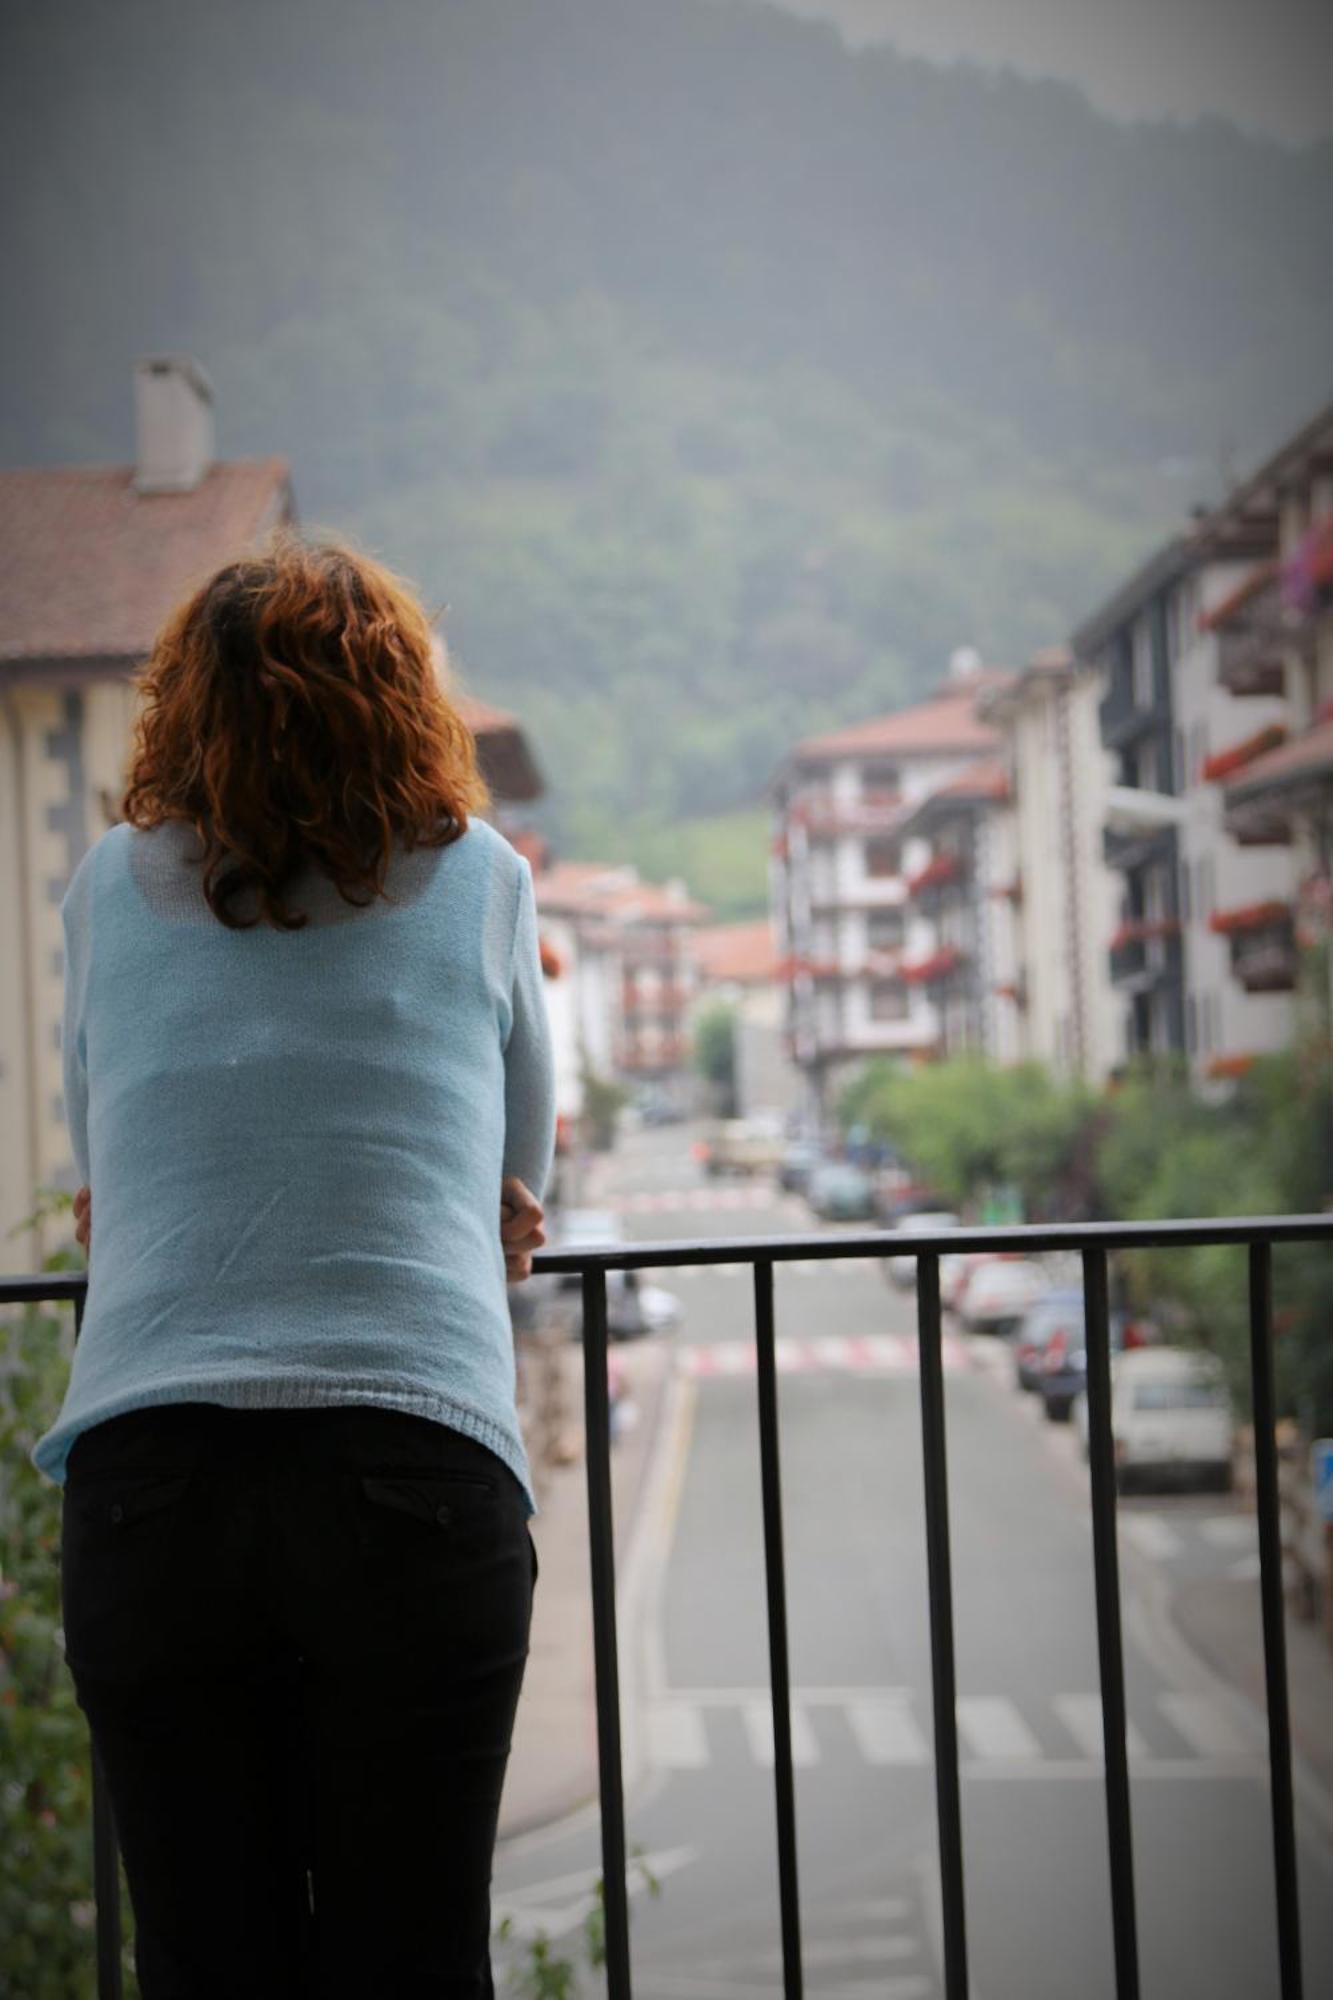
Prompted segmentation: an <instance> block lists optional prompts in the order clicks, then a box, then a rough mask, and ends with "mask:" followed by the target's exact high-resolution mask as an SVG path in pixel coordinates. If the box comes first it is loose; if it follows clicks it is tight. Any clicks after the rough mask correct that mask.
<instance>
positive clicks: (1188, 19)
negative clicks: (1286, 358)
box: [773, 0, 1333, 141]
mask: <svg viewBox="0 0 1333 2000" xmlns="http://www.w3.org/2000/svg"><path fill="white" fill-rule="evenodd" d="M773 4H776V5H778V6H783V7H786V8H787V9H788V10H789V11H791V12H793V13H798V14H808V15H813V16H817V17H819V18H821V19H823V20H828V21H834V22H836V23H837V24H838V25H839V26H840V27H841V28H842V30H843V32H844V33H845V35H846V36H847V39H848V40H849V41H858V42H864V41H872V40H879V39H882V40H886V41H892V42H894V43H895V44H896V45H897V46H898V47H899V48H901V49H904V50H907V51H909V52H911V53H912V54H915V55H922V56H929V57H931V58H932V59H934V60H937V61H949V60H950V59H952V58H954V57H957V56H970V57H972V58H973V59H975V60H976V61H977V62H983V63H991V64H997V63H1008V64H1011V65H1012V66H1013V67H1014V68H1015V69H1021V70H1025V71H1027V72H1029V73H1030V74H1033V75H1038V76H1059V77H1065V78H1067V79H1068V80H1069V81H1070V82H1071V83H1077V84H1079V85H1080V86H1081V87H1082V89H1083V90H1085V91H1086V92H1087V94H1088V96H1089V97H1091V98H1092V99H1093V101H1094V102H1095V103H1097V104H1099V105H1101V106H1102V108H1103V109H1104V110H1107V111H1110V112H1113V113H1115V114H1117V115H1118V116H1121V117H1131V118H1132V117H1149V118H1156V117H1177V118H1195V117H1198V116H1199V115H1200V114H1202V113H1204V112H1208V111H1216V112H1220V113H1222V114H1223V115H1225V116H1226V117H1229V118H1232V119H1234V120H1235V122H1236V123H1237V124H1240V125H1245V126H1248V127H1250V128H1251V129H1253V130H1257V131H1262V132H1267V133H1270V134H1272V135H1273V136H1275V137H1277V138H1281V139H1286V140H1296V141H1299V140H1308V139H1319V138H1327V137H1330V136H1333V4H1330V0H773Z"/></svg>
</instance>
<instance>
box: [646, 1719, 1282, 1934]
mask: <svg viewBox="0 0 1333 2000" xmlns="http://www.w3.org/2000/svg"><path fill="white" fill-rule="evenodd" d="M1157 1703H1158V1707H1159V1709H1160V1711H1161V1713H1162V1714H1163V1715H1164V1716H1165V1717H1166V1719H1167V1720H1168V1722H1169V1723H1170V1724H1171V1725H1172V1726H1173V1727H1174V1729H1175V1730H1176V1732H1177V1733H1178V1734H1179V1736H1180V1737H1182V1738H1183V1740H1184V1742H1185V1743H1186V1744H1187V1745H1188V1747H1189V1750H1190V1752H1191V1753H1192V1754H1190V1755H1188V1756H1171V1755H1165V1756H1158V1755H1156V1754H1155V1753H1153V1752H1152V1751H1151V1750H1150V1749H1149V1748H1148V1745H1147V1743H1146V1742H1145V1740H1144V1738H1143V1736H1142V1735H1141V1733H1140V1731H1139V1730H1138V1729H1137V1728H1136V1727H1135V1725H1134V1724H1133V1723H1132V1722H1131V1723H1130V1724H1129V1726H1128V1729H1127V1731H1126V1746H1127V1749H1128V1753H1129V1757H1130V1760H1131V1762H1132V1763H1133V1764H1134V1766H1135V1767H1136V1773H1137V1776H1138V1777H1140V1778H1186V1779H1191V1778H1226V1779H1230V1780H1235V1779H1251V1778H1256V1777H1259V1778H1262V1776H1263V1775H1264V1772H1265V1770H1266V1762H1265V1749H1264V1745H1263V1743H1262V1741H1261V1740H1260V1736H1259V1735H1258V1734H1257V1733H1256V1732H1255V1731H1254V1730H1252V1729H1248V1728H1247V1726H1246V1723H1245V1720H1244V1717H1243V1716H1242V1715H1240V1714H1238V1713H1237V1712H1236V1711H1234V1710H1233V1709H1232V1708H1231V1707H1230V1706H1229V1705H1228V1704H1227V1703H1226V1701H1225V1700H1224V1699H1221V1698H1219V1697H1218V1696H1217V1695H1215V1694H1212V1693H1199V1692H1194V1693H1183V1692H1179V1691H1174V1690H1168V1691H1164V1692H1163V1693H1161V1694H1159V1695H1158V1697H1157ZM1051 1706H1052V1708H1053V1709H1054V1711H1055V1713H1056V1714H1057V1715H1058V1716H1059V1718H1060V1720H1061V1722H1062V1723H1063V1725H1064V1727H1065V1729H1066V1730H1067V1731H1068V1732H1069V1734H1070V1735H1071V1736H1072V1737H1073V1738H1074V1741H1075V1742H1076V1744H1077V1745H1078V1748H1079V1750H1080V1752H1081V1753H1082V1754H1081V1755H1079V1756H1075V1757H1060V1756H1058V1755H1050V1754H1048V1753H1047V1752H1046V1751H1045V1750H1044V1749H1043V1748H1042V1745H1041V1743H1040V1741H1039V1739H1038V1737H1037V1736H1036V1734H1035V1732H1034V1731H1033V1729H1032V1727H1031V1725H1030V1724H1029V1723H1028V1722H1027V1720H1026V1719H1025V1717H1024V1716H1023V1714H1022V1713H1021V1711H1020V1709H1019V1707H1018V1705H1017V1704H1016V1703H1015V1702H1014V1701H1012V1700H1011V1699H1010V1698H1009V1697H1008V1696H1004V1695H963V1696H960V1697H959V1699H958V1707H957V1715H958V1733H959V1740H960V1756H959V1773H960V1776H962V1777H963V1778H965V1779H969V1780H971V1779H974V1778H982V1779H996V1778H1013V1779H1023V1778H1029V1779H1042V1778H1050V1779H1066V1778H1097V1779H1100V1778H1101V1777H1102V1775H1103V1763H1102V1708H1101V1697H1100V1696H1099V1695H1096V1694H1061V1695H1055V1696H1053V1697H1051ZM709 1709H713V1710H718V1709H729V1710H733V1711H735V1712H737V1713H739V1715H740V1719H741V1723H742V1727H743V1729H744V1732H745V1737H746V1741H747V1743H748V1746H749V1750H750V1755H751V1756H752V1758H753V1759H754V1761H755V1763H756V1764H757V1765H759V1766H760V1767H761V1768H762V1769H764V1770H768V1771H771V1770H772V1768H773V1711H772V1704H771V1701H770V1697H769V1691H768V1689H767V1688H766V1687H762V1686H760V1687H753V1686H752V1687H722V1688H687V1689H679V1688H675V1689H671V1690H669V1691H668V1692H666V1693H664V1695H663V1696H662V1697H661V1698H660V1699H659V1700H657V1701H656V1702H655V1703H653V1704H652V1706H651V1707H650V1709H649V1711H648V1716H647V1726H648V1742H649V1749H650V1761H651V1762H652V1763H653V1765H654V1766H655V1767H656V1768H658V1769H660V1770H675V1771H697V1770H701V1769H703V1768H705V1767H706V1766H707V1765H709V1764H710V1763H711V1762H712V1759H713V1746H712V1744H711V1742H710V1740H709V1735H708V1731H707V1728H706V1726H705V1719H704V1718H705V1714H706V1711H707V1710H709ZM816 1709H825V1710H828V1709H838V1710H840V1711H841V1713H842V1714H843V1716H844V1717H845V1719H846V1723H847V1727H848V1729H849V1731H850V1732H851V1735H852V1739H853V1741H854V1743H855V1745H856V1748H857V1750H858V1752H859V1754H860V1756H861V1758H862V1759H863V1760H864V1762H865V1763H866V1764H868V1765H872V1766H876V1767H885V1766H898V1767H908V1768H910V1767H916V1768H922V1767H924V1766H928V1765H929V1764H931V1762H932V1761H933V1754H934V1753H933V1747H932V1740H931V1729H930V1721H929V1702H928V1700H927V1699H926V1697H925V1696H924V1695H922V1696H920V1697H914V1696H912V1695H911V1693H910V1692H909V1690H908V1689H906V1688H866V1687H859V1688H857V1687H798V1688H794V1689H793V1690H792V1712H791V1730H792V1761H793V1763H794V1764H795V1765H797V1766H799V1767H802V1768H808V1767H810V1766H812V1765H815V1764H819V1763H820V1762H822V1752H821V1746H820V1742H819V1739H818V1737H817V1736H816V1735H815V1732H814V1728H813V1726H812V1723H811V1715H812V1713H813V1712H814V1711H815V1710H816ZM919 1711H920V1712H923V1713H924V1720H923V1719H919ZM836 1761H837V1760H836V1757H835V1758H834V1762H835V1763H836ZM880 1914H885V1913H884V1912H880Z"/></svg>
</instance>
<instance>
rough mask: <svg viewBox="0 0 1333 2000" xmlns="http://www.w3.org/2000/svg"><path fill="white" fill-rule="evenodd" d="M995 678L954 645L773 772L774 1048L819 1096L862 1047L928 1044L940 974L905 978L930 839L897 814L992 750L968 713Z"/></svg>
mask: <svg viewBox="0 0 1333 2000" xmlns="http://www.w3.org/2000/svg"><path fill="white" fill-rule="evenodd" d="M995 678H996V670H995V669H990V668H984V667H980V666H977V665H976V664H975V663H974V661H973V659H972V656H969V655H964V656H960V657H959V658H958V659H956V660H955V663H954V669H953V671H952V672H951V674H950V676H949V679H948V680H947V681H946V682H945V683H944V684H943V685H942V686H941V687H940V688H939V689H938V690H937V691H936V692H935V693H934V694H933V695H932V696H931V697H930V698H929V699H927V700H925V701H922V702H919V703H917V704H915V705H913V706H911V707H908V708H904V709H901V710H899V711H897V712H895V713H893V714H890V715H885V716H878V717H875V718H873V719H872V720H870V721H867V722H862V723H857V724H854V725H852V726H851V727H850V728H847V729H840V730H835V731H833V732H831V733H830V734H828V735H825V736H818V737H812V738H809V739H808V740H807V741H805V742H803V743H800V744H798V745H797V746H796V748H795V749H794V750H793V751H792V753H791V755H790V757H789V758H788V759H787V761H786V762H785V763H784V765H783V766H782V768H781V769H780V770H779V772H778V774H777V776H776V778H775V780H774V784H773V789H772V798H773V840H772V859H771V869H770V893H771V902H772V909H773V918H774V929H775V933H776V936H777V941H778V950H779V978H780V979H781V981H782V983H783V985H784V987H785V990H786V995H787V1003H786V1048H787V1053H788V1056H789V1058H790V1059H791V1060H792V1061H793V1062H794V1063H795V1064H796V1066H797V1067H798V1068H799V1069H800V1070H801V1072H802V1073H803V1075H804V1077H805V1079H806V1081H807V1085H808V1087H809V1091H810V1094H811V1097H812V1099H813V1102H814V1104H815V1105H816V1106H818V1107H822V1106H823V1105H824V1104H825V1103H826V1102H827V1097H828V1091H829V1088H830V1083H831V1081H832V1080H833V1079H834V1078H835V1077H836V1076H837V1075H838V1074H839V1073H840V1072H842V1071H844V1070H845V1069H846V1068H847V1067H848V1066H850V1065H852V1064H854V1063H855V1062H857V1061H859V1060H862V1059H864V1058H865V1057H867V1056H874V1055H888V1056H901V1057H903V1058H904V1059H914V1060H923V1059H926V1058H928V1057H930V1056H933V1055H935V1054H936V1053H938V1051H939V1048H940V1044H941V1034H942V1016H941V1008H940V1004H939V999H940V991H941V984H942V982H941V981H940V980H939V979H937V978H935V977H934V976H933V975H932V976H910V975H911V974H912V973H913V971H914V969H915V968H919V967H920V966H922V965H923V964H925V963H926V962H927V961H928V960H929V958H930V955H931V954H932V953H933V952H934V950H935V942H936V924H935V917H934V915H933V914H932V913H929V912H928V911H927V910H926V909H923V908H921V907H919V906H918V905H917V904H916V903H915V902H914V900H913V897H912V896H911V895H910V894H909V891H908V886H907V885H908V879H909V877H911V876H912V875H914V874H915V873H916V872H917V871H919V870H920V869H922V868H924V867H925V866H926V864H927V863H928V862H929V861H930V859H931V842H930V840H929V839H928V838H927V837H926V836H925V835H924V834H920V833H918V834H913V833H911V832H910V831H908V828H907V822H908V820H909V818H910V816H911V814H912V813H913V812H914V811H915V809H916V808H917V806H918V805H920V804H921V802H922V801H923V800H924V799H925V798H926V797H927V796H928V795H929V794H931V793H932V792H934V791H935V790H936V789H937V788H938V787H939V786H940V785H941V784H942V783H944V782H945V781H947V780H948V779H950V778H954V777H957V776H958V775H959V774H960V773H961V772H962V771H963V770H965V769H966V768H967V766H968V765H970V764H975V763H976V762H977V760H978V759H979V758H980V757H982V756H985V755H988V754H990V753H993V752H994V750H995V749H996V746H997V738H996V736H995V733H994V731H993V730H991V729H990V728H988V727H987V726H985V725H984V724H983V723H981V722H980V721H979V720H978V719H977V716H976V713H975V702H976V697H977V694H978V693H979V692H980V691H981V689H982V688H984V687H986V686H988V685H989V684H990V683H991V682H992V681H993V680H994V679H995Z"/></svg>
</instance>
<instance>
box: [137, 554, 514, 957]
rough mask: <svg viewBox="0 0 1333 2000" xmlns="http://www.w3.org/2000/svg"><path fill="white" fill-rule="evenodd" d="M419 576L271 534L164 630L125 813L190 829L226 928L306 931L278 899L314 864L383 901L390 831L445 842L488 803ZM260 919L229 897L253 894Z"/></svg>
mask: <svg viewBox="0 0 1333 2000" xmlns="http://www.w3.org/2000/svg"><path fill="white" fill-rule="evenodd" d="M442 666H443V653H442V650H441V649H439V647H438V642H436V641H435V639H434V636H433V634H432V631H431V624H430V620H429V618H428V617H427V615H426V612H425V610H424V609H423V607H422V605H421V603H420V602H419V600H418V598H417V597H416V595H415V593H414V592H413V590H412V588H411V586H410V585H409V584H407V583H406V582H404V580H403V579H402V578H401V577H398V576H395V575H394V574H393V572H392V571H391V570H389V569H386V568H385V567H384V565H383V564H381V563H378V562H375V561H373V560H372V559H371V558H370V557H368V556H365V555H362V554H360V553H359V552H357V551H354V550H353V549H351V548H350V547H348V546H346V545H345V544H343V543H341V542H336V541H331V540H326V541H322V542H318V543H312V542H307V541H305V540H303V539H302V538H301V537H300V536H299V535H298V534H296V533H295V532H294V531H293V530H291V529H289V528H283V529H279V530H278V531H277V532H276V534H275V535H274V536H273V537H272V539H271V541H270V542H269V544H268V545H267V547H266V548H265V549H264V550H262V551H261V552H260V553H258V554H256V555H252V556H246V557H243V558H241V560H239V561H237V562H231V563H228V564H227V565H226V566H225V568H223V569H220V570H219V571H218V572H217V574H216V575H215V576H213V577H212V578H211V579H210V580H209V581H208V582H207V583H205V584H204V585H203V586H202V587H201V588H200V589H199V590H197V591H196V592H195V594H194V595H193V596H192V597H191V598H189V599H188V600H187V601H186V602H185V603H184V604H182V605H181V606H180V607H179V609H178V610H177V611H175V612H174V613H173V614H172V616H171V617H170V618H169V619H168V620H167V623H166V625H165V626H164V627H163V629H162V631H161V632H160V633H159V635H158V638H157V640H156V643H155V644H154V646H153V650H152V653H151V654H150V656H149V658H148V660H147V662H146V663H145V665H144V667H143V669H142V670H141V672H140V673H139V674H138V676H137V677H136V681H135V685H136V688H137V690H138V692H139V694H140V696H141V707H140V711H139V715H138V719H137V723H136V727H135V736H134V747H133V751H132V754H131V760H130V769H129V779H128V783H127V787H126V790H125V795H124V798H123V799H122V801H121V807H120V810H121V814H122V816H123V817H124V818H125V819H127V820H128V821H129V822H130V824H131V825H132V826H137V827H140V828H142V829H144V830H147V829H149V828H151V827H155V826H160V825H162V824H163V822H164V821H166V820H185V821H188V822H190V823H192V824H193V826H194V828H195V831H196V833H197V834H198V836H199V839H200V841H201V842H202V843H203V848H204V853H203V857H202V859H203V878H202V880H203V889H204V894H205V896H206V897H207V900H208V904H209V908H210V909H211V910H212V912H213V914H214V916H216V917H217V918H218V919H219V921H220V922H222V923H224V924H226V925H227V926H228V928H229V929H232V930H244V929H249V928H251V927H252V926H253V925H254V924H256V923H258V922H259V921H261V920H262V921H264V922H267V923H269V924H271V925H272V926H273V927H274V928H275V929H281V930H299V929H300V928H301V927H302V926H303V925H304V924H305V923H306V922H307V915H306V913H305V912H303V911H299V910H293V909H290V908H289V907H288V905H287V902H286V900H285V896H286V891H287V889H288V887H289V885H290V883H291V879H292V877H293V876H294V875H295V873H296V872H297V870H298V869H299V868H300V867H301V866H302V864H303V863H305V862H307V861H313V862H314V863H315V865H316V866H317V867H319V868H320V869H321V870H322V871H323V873H324V874H325V875H327V876H328V877H329V878H330V879H331V880H332V881H333V883H334V884H335V885H336V887H337V889H338V890H339V892H340V894H341V895H342V896H343V898H344V900H345V901H347V902H349V903H353V904H356V905H358V906H364V905H365V904H368V903H371V902H373V901H374V900H375V897H376V896H379V895H383V896H385V897H386V899H387V900H389V901H392V900H393V898H392V897H391V896H390V895H389V892H388V890H387V889H386V888H385V886H384V882H385V875H386V872H387V869H388V866H389V862H390V859H391V857H392V853H393V847H394V842H395V840H396V839H401V840H402V841H403V843H404V844H405V845H406V846H407V847H408V848H409V849H411V848H414V847H419V846H420V847H445V846H448V845H449V843H450V842H451V841H454V840H457V839H458V838H459V836H460V835H461V834H462V833H463V832H464V831H465V830H466V827H467V821H468V814H469V813H470V812H475V811H477V810H478V809H479V808H480V807H482V806H484V805H485V804H486V802H487V791H486V785H485V782H484V780H483V779H482V777H481V774H480V772H479V771H478V768H477V758H476V746H475V744H474V742H473V739H472V733H471V731H470V730H469V728H468V726H467V724H466V723H465V722H464V720H463V718H462V716H461V715H460V714H459V713H458V711H457V710H456V709H455V708H454V707H453V705H452V704H451V702H450V701H449V699H448V696H447V695H446V693H445V690H444V687H443V685H442V679H441V670H442ZM247 889H253V890H254V891H255V892H256V893H257V895H258V898H259V914H258V915H257V916H251V917H242V916H240V915H239V914H238V913H237V912H235V911H234V910H233V909H232V908H231V905H232V903H233V901H234V900H235V898H236V897H237V896H239V895H241V894H242V893H243V892H244V891H245V890H247Z"/></svg>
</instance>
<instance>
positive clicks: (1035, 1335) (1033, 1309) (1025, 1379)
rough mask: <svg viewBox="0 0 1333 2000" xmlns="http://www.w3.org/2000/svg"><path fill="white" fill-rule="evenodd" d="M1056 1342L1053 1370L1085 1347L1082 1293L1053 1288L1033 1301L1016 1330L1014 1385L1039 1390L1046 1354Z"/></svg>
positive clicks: (1014, 1342)
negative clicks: (1074, 1348)
mask: <svg viewBox="0 0 1333 2000" xmlns="http://www.w3.org/2000/svg"><path fill="white" fill-rule="evenodd" d="M1053 1342H1054V1343H1056V1345H1055V1347H1054V1350H1053V1353H1052V1367H1054V1366H1056V1365H1057V1364H1059V1363H1060V1362H1062V1361H1063V1360H1064V1359H1065V1357H1066V1356H1067V1354H1068V1351H1069V1348H1070V1347H1071V1346H1078V1347H1081V1346H1082V1345H1083V1293H1082V1291H1081V1290H1078V1291H1076V1290H1074V1289H1073V1288H1072V1287H1071V1288H1069V1289H1066V1288H1065V1287H1063V1286H1059V1287H1054V1288H1052V1290H1050V1291H1049V1292H1046V1293H1045V1294H1044V1295H1043V1296H1042V1297H1041V1298H1039V1299H1035V1300H1034V1301H1033V1303H1032V1304H1031V1305H1030V1306H1029V1307H1028V1310H1027V1311H1026V1312H1025V1313H1024V1315H1023V1317H1022V1319H1021V1320H1020V1321H1019V1323H1018V1325H1017V1327H1016V1328H1015V1329H1014V1334H1013V1341H1012V1347H1013V1356H1014V1381H1015V1383H1016V1384H1017V1386H1018V1387H1019V1388H1020V1389H1028V1390H1033V1391H1035V1390H1036V1388H1037V1385H1038V1383H1039V1382H1040V1380H1041V1377H1042V1373H1043V1371H1044V1370H1045V1368H1046V1350H1047V1348H1048V1347H1050V1346H1051V1345H1052V1343H1053Z"/></svg>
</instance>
